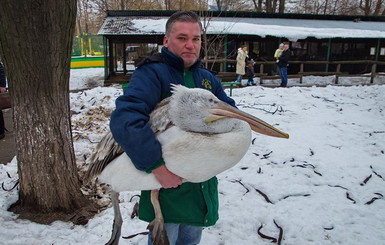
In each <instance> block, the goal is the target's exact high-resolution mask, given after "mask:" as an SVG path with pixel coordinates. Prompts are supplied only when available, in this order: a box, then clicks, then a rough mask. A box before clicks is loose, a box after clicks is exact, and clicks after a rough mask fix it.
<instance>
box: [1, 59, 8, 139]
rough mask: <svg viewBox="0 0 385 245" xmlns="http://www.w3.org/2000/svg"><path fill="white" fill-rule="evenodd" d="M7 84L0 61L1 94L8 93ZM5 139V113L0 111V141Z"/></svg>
mask: <svg viewBox="0 0 385 245" xmlns="http://www.w3.org/2000/svg"><path fill="white" fill-rule="evenodd" d="M6 86H7V83H6V79H5V71H4V66H3V63H1V61H0V93H4V92H6V91H7V89H6ZM4 137H5V126H4V116H3V111H1V110H0V139H4Z"/></svg>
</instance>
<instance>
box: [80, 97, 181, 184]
mask: <svg viewBox="0 0 385 245" xmlns="http://www.w3.org/2000/svg"><path fill="white" fill-rule="evenodd" d="M169 102H170V97H169V98H166V99H164V100H162V101H161V102H159V104H158V105H157V106H156V107H155V109H154V110H153V112H152V113H151V114H150V122H149V123H150V125H151V129H152V130H153V131H154V133H155V134H160V133H162V132H164V131H165V130H167V129H168V128H169V127H171V126H173V125H174V124H173V123H172V121H171V119H170V116H169V114H168V110H169ZM122 153H124V150H123V148H122V147H120V146H119V144H118V143H117V142H116V141H115V139H114V137H113V136H112V133H111V132H108V133H107V134H106V135H105V136H104V137H103V138H102V140H101V141H100V142H99V143H98V145H97V146H96V149H95V152H94V154H92V155H91V156H90V158H89V160H88V162H90V166H89V168H88V170H87V173H86V176H85V179H86V181H89V180H91V179H92V178H93V177H95V176H97V175H100V174H101V172H102V171H103V170H104V168H105V167H106V166H107V165H108V164H109V163H110V162H111V161H112V160H114V159H115V158H116V157H118V156H119V155H121V154H122Z"/></svg>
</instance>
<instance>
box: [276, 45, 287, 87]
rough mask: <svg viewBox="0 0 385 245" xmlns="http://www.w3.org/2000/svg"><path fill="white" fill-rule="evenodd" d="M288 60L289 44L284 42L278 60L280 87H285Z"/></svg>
mask: <svg viewBox="0 0 385 245" xmlns="http://www.w3.org/2000/svg"><path fill="white" fill-rule="evenodd" d="M289 59H290V49H289V43H287V42H285V43H284V45H283V52H282V55H281V56H280V57H279V58H278V63H277V65H278V67H279V75H280V76H281V85H280V87H286V86H287V66H288V63H289Z"/></svg>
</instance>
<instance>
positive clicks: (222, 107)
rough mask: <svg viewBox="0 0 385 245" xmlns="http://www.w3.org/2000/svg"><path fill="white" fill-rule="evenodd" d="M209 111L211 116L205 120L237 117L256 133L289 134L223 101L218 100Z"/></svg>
mask: <svg viewBox="0 0 385 245" xmlns="http://www.w3.org/2000/svg"><path fill="white" fill-rule="evenodd" d="M209 112H210V113H211V114H212V116H211V117H209V118H207V119H206V122H213V121H216V120H218V119H221V118H224V117H231V118H237V119H239V120H243V121H246V122H247V123H248V124H249V125H250V127H251V129H252V130H253V131H255V132H257V133H260V134H265V135H269V136H273V137H279V138H286V139H288V138H289V134H287V133H284V132H282V131H280V130H279V129H276V128H275V127H273V126H271V125H270V124H268V123H266V122H264V121H262V120H261V119H259V118H256V117H254V116H252V115H250V114H249V113H246V112H243V111H241V110H238V109H237V108H235V107H232V106H230V105H228V104H226V103H224V102H222V101H221V102H219V103H218V105H217V106H215V107H213V108H211V109H209Z"/></svg>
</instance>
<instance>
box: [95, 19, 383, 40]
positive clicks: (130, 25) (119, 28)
mask: <svg viewBox="0 0 385 245" xmlns="http://www.w3.org/2000/svg"><path fill="white" fill-rule="evenodd" d="M167 19H168V17H140V16H108V17H107V18H106V20H105V21H104V23H103V25H102V27H101V28H100V30H99V32H98V34H99V35H163V34H164V33H165V25H166V21H167ZM224 33H226V34H230V35H239V34H242V35H256V36H260V37H266V36H274V37H285V38H287V39H289V40H290V41H296V40H298V39H305V38H307V37H315V38H317V39H323V38H385V24H384V22H375V21H357V22H354V21H347V20H311V19H287V18H239V17H213V18H212V19H211V20H210V22H209V26H208V31H207V34H224Z"/></svg>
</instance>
